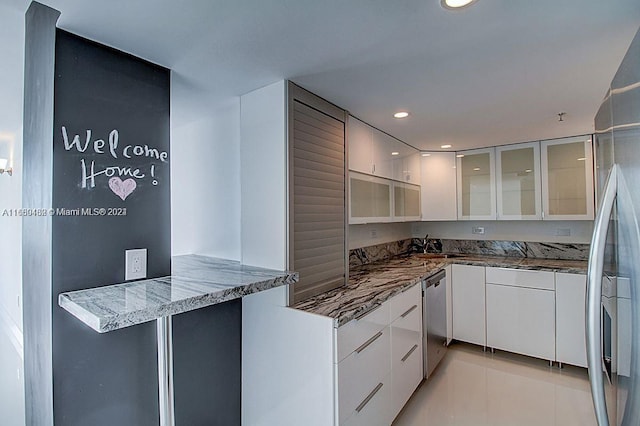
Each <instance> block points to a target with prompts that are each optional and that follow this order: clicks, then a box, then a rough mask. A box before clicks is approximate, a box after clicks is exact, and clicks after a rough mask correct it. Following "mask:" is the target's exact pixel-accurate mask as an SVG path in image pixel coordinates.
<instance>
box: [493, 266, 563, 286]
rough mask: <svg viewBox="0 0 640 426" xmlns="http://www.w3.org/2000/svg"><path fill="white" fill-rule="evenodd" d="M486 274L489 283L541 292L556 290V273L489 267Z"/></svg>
mask: <svg viewBox="0 0 640 426" xmlns="http://www.w3.org/2000/svg"><path fill="white" fill-rule="evenodd" d="M486 274H487V275H486V280H487V283H492V284H503V285H510V286H516V287H528V288H539V289H541V290H554V289H555V288H556V286H555V276H554V273H553V272H549V271H529V270H526V269H511V268H492V267H489V268H487V272H486Z"/></svg>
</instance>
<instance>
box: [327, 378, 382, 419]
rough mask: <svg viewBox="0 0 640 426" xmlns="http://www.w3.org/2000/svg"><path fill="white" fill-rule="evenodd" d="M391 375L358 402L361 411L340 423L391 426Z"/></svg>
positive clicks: (375, 385)
mask: <svg viewBox="0 0 640 426" xmlns="http://www.w3.org/2000/svg"><path fill="white" fill-rule="evenodd" d="M392 396H393V395H392V389H391V375H390V374H387V376H386V377H384V378H383V379H382V380H380V381H378V382H377V383H376V384H374V385H373V386H372V387H371V389H369V391H368V392H366V395H365V396H364V398H363V399H362V401H360V402H358V408H360V411H355V409H354V411H353V413H352V414H351V416H350V417H349V418H348V419H347V420H346V421H342V420H341V421H340V425H344V426H389V425H390V424H391V421H392V420H393V417H392V410H391V400H392Z"/></svg>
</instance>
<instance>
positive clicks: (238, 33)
mask: <svg viewBox="0 0 640 426" xmlns="http://www.w3.org/2000/svg"><path fill="white" fill-rule="evenodd" d="M2 1H6V2H9V3H12V4H14V5H15V6H16V7H21V8H26V5H27V2H26V1H25V0H2ZM41 2H43V3H45V4H48V5H50V6H52V7H54V8H56V9H58V10H60V11H61V12H62V15H61V17H60V20H59V23H58V24H59V26H60V27H61V28H64V29H67V30H69V31H72V32H74V33H77V34H80V35H83V36H85V37H88V38H91V39H94V40H97V41H100V42H102V43H105V44H107V45H111V46H114V47H116V48H118V49H121V50H124V51H127V52H130V53H133V54H135V55H138V56H141V57H144V58H146V59H149V60H151V61H153V62H156V63H159V64H161V65H164V66H166V67H169V68H171V69H172V70H174V72H175V74H174V78H175V79H176V81H179V82H180V83H181V84H183V85H185V86H187V87H190V88H191V90H192V92H193V96H194V100H195V99H199V102H202V103H206V102H210V101H211V102H213V101H216V100H222V99H225V98H226V99H228V98H230V97H234V96H238V95H241V94H244V93H246V92H249V91H251V90H254V89H256V88H259V87H262V86H264V85H267V84H269V83H272V82H274V81H277V80H280V79H283V78H286V79H291V80H293V81H294V82H297V83H298V84H300V85H302V86H303V87H306V88H308V89H309V90H311V91H313V92H315V93H317V94H318V95H320V96H323V97H324V98H326V99H328V100H330V101H332V102H334V103H335V104H337V105H339V106H341V107H343V108H346V109H348V110H349V111H350V112H351V113H352V114H353V115H355V116H357V117H359V118H361V119H363V120H364V121H366V122H368V123H370V124H372V125H374V126H376V127H378V128H380V129H382V130H384V131H386V132H388V133H390V134H392V135H394V136H396V137H398V138H400V139H402V140H404V141H405V142H407V143H409V144H411V145H413V146H415V147H417V148H420V149H436V148H437V149H439V146H440V145H441V144H443V143H451V144H453V146H454V147H453V149H466V148H470V147H479V146H489V145H499V144H505V143H511V142H521V141H529V140H537V139H545V138H552V137H559V136H568V135H574V134H580V133H588V132H590V131H592V129H593V117H594V115H595V113H596V111H597V108H598V106H599V105H600V101H601V100H602V98H603V96H604V94H605V92H606V89H607V87H608V84H609V82H610V81H611V79H612V77H613V74H614V73H615V70H616V69H617V67H618V64H619V63H620V61H621V59H622V57H623V55H624V53H625V51H626V49H627V47H628V46H629V44H630V42H631V39H632V38H633V35H634V34H635V32H636V31H637V29H638V26H639V25H640V1H638V0H564V1H557V0H530V1H524V0H479V1H478V2H477V4H475V5H474V6H473V7H470V8H468V9H465V10H464V11H458V12H449V11H445V10H444V9H443V8H442V7H441V6H440V0H400V1H389V0H320V1H318V0H224V1H223V0H182V1H176V0H110V1H101V0H84V1H78V0H41ZM196 103H197V102H195V101H194V105H195V104H196ZM398 109H408V110H409V111H411V113H412V115H411V117H410V118H408V119H406V120H403V121H398V120H395V119H393V118H392V117H391V115H392V113H393V112H394V111H396V110H398ZM560 111H563V112H566V113H567V114H566V116H565V121H564V122H562V123H559V122H558V118H557V116H556V114H557V113H558V112H560Z"/></svg>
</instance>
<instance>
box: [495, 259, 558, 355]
mask: <svg viewBox="0 0 640 426" xmlns="http://www.w3.org/2000/svg"><path fill="white" fill-rule="evenodd" d="M486 276H487V346H489V347H492V348H496V349H503V350H507V351H510V352H515V353H519V354H523V355H529V356H534V357H537V358H543V359H548V360H550V361H554V360H555V356H556V339H555V329H556V324H555V318H556V310H555V292H554V289H555V278H554V273H553V272H545V271H528V270H522V269H508V268H487V274H486Z"/></svg>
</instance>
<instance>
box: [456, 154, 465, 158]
mask: <svg viewBox="0 0 640 426" xmlns="http://www.w3.org/2000/svg"><path fill="white" fill-rule="evenodd" d="M462 157H464V154H458V155H456V158H462Z"/></svg>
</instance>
